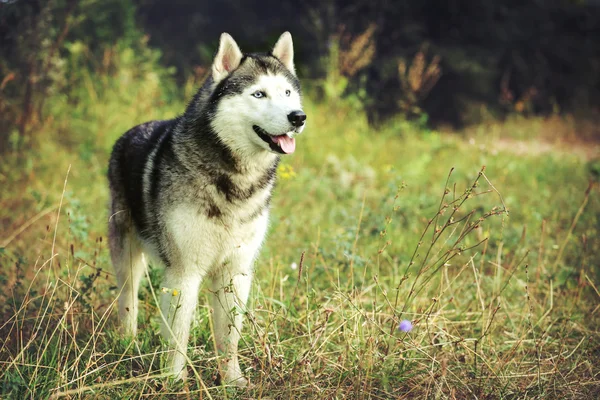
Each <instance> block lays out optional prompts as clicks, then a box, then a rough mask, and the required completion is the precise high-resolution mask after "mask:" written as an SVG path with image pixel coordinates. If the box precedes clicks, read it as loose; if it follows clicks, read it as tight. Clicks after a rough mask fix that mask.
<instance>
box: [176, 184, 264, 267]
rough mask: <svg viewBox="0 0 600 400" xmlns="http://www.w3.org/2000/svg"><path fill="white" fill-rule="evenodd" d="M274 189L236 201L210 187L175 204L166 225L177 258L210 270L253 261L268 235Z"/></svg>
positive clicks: (214, 186)
mask: <svg viewBox="0 0 600 400" xmlns="http://www.w3.org/2000/svg"><path fill="white" fill-rule="evenodd" d="M272 186H273V185H272V183H269V184H268V185H265V186H264V187H261V188H260V189H257V190H255V191H253V192H252V193H251V195H249V196H247V197H244V198H233V197H232V196H231V195H228V193H226V192H223V191H222V190H219V188H218V186H216V185H209V186H205V187H204V188H203V190H201V191H198V192H197V195H196V196H193V197H191V198H190V197H188V199H187V200H186V201H184V202H181V203H178V204H173V205H171V207H170V210H169V212H168V213H167V215H166V217H167V218H166V221H165V222H166V225H167V226H166V228H167V232H168V236H169V238H170V241H171V246H173V247H174V250H175V252H176V254H177V258H179V259H180V260H181V262H182V263H183V264H193V265H195V266H198V267H200V268H202V269H206V270H209V269H211V268H212V267H214V266H216V265H220V264H222V263H224V262H227V261H228V260H230V259H231V258H233V257H242V258H253V257H254V256H255V255H256V253H257V250H258V249H259V248H260V245H261V244H262V241H263V240H264V237H265V234H266V230H267V224H268V202H269V198H270V195H271V190H272ZM242 189H245V188H244V187H243V186H242ZM242 191H243V190H242Z"/></svg>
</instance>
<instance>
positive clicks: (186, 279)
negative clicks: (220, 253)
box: [160, 266, 202, 379]
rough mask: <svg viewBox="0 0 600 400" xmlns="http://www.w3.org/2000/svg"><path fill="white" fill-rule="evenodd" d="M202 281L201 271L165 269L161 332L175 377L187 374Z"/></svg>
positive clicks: (168, 360)
mask: <svg viewBox="0 0 600 400" xmlns="http://www.w3.org/2000/svg"><path fill="white" fill-rule="evenodd" d="M201 282H202V274H200V273H199V272H198V271H197V270H195V271H194V272H193V273H190V272H187V271H185V270H184V269H183V268H180V267H175V266H170V267H168V268H166V270H165V277H164V280H163V290H162V293H161V299H160V302H161V305H160V308H161V312H162V316H163V317H164V318H165V319H166V323H165V321H163V323H162V327H161V334H162V336H163V338H164V339H165V340H166V341H167V345H168V347H169V353H168V354H167V357H166V367H167V368H168V370H169V372H170V373H171V374H172V375H174V376H175V379H185V378H186V376H187V369H186V368H185V366H186V352H187V345H188V340H189V336H190V328H191V324H192V320H193V318H194V313H195V311H196V304H197V303H198V291H199V290H200V283H201Z"/></svg>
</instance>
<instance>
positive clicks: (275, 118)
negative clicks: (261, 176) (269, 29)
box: [210, 32, 306, 154]
mask: <svg viewBox="0 0 600 400" xmlns="http://www.w3.org/2000/svg"><path fill="white" fill-rule="evenodd" d="M212 80H213V85H214V86H213V87H214V89H213V92H212V95H211V99H210V101H211V102H212V103H213V105H214V106H215V109H214V116H213V118H212V122H211V123H212V128H213V129H214V130H215V132H216V133H217V135H218V137H219V139H220V140H222V141H223V143H225V144H226V145H227V146H229V147H230V148H231V149H232V150H234V151H236V152H241V153H244V154H256V153H260V152H262V151H270V152H273V153H278V154H290V153H293V152H294V150H295V148H296V141H295V138H294V136H295V135H296V134H297V133H300V132H302V130H303V129H304V127H305V126H306V114H304V111H303V110H302V103H301V93H300V82H299V81H298V78H297V77H296V73H295V70H294V47H293V43H292V35H290V33H289V32H285V33H283V34H282V35H281V37H280V38H279V40H278V41H277V43H276V44H275V47H274V48H273V51H272V52H270V53H252V54H243V53H242V52H241V50H240V48H239V47H238V45H237V43H236V42H235V41H234V40H233V38H232V37H231V36H229V35H228V34H227V33H223V34H222V35H221V39H220V42H219V50H218V51H217V55H216V56H215V59H214V62H213V65H212Z"/></svg>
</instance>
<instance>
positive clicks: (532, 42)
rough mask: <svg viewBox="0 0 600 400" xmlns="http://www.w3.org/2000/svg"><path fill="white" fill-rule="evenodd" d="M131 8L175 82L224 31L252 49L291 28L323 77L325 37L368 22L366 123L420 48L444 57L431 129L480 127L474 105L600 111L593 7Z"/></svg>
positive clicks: (187, 2)
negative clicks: (440, 124)
mask: <svg viewBox="0 0 600 400" xmlns="http://www.w3.org/2000/svg"><path fill="white" fill-rule="evenodd" d="M136 3H137V4H138V15H139V18H140V20H141V22H142V23H143V26H144V29H145V30H146V31H147V32H149V33H150V35H151V43H154V44H156V45H157V46H159V47H160V48H161V49H162V50H163V52H164V55H165V62H167V63H169V64H173V65H175V66H177V67H178V69H179V71H180V74H181V76H184V75H185V74H187V73H189V71H190V70H191V69H192V68H193V66H194V65H198V64H201V65H206V64H207V63H209V62H210V56H211V55H212V54H211V50H212V49H214V48H215V43H216V41H217V38H218V35H219V34H220V33H221V32H223V31H227V32H230V33H231V34H233V35H234V37H235V38H236V40H238V41H239V42H240V44H241V45H242V47H243V48H244V49H255V48H264V46H268V45H269V44H270V43H271V42H272V41H273V38H275V37H276V35H277V34H279V33H280V31H282V30H290V31H292V33H293V34H294V38H295V45H296V50H297V53H298V57H299V59H300V60H301V62H300V63H299V64H300V66H304V69H303V70H302V71H301V72H302V73H303V74H304V75H305V76H307V77H311V78H320V77H322V76H323V68H324V66H323V62H322V61H323V59H324V57H326V56H327V46H328V40H329V38H330V37H331V36H332V35H333V34H335V33H336V32H337V31H338V29H339V28H340V27H341V26H343V27H344V29H345V31H346V32H349V33H354V34H359V33H360V32H362V31H364V29H365V27H366V26H368V25H369V24H371V23H374V24H375V25H376V33H375V40H376V45H377V52H376V56H375V59H374V61H373V62H372V64H371V65H370V67H369V68H367V69H366V70H365V71H364V72H363V74H365V75H366V80H367V92H368V95H369V98H370V100H371V101H370V102H369V104H370V105H371V106H370V110H369V111H370V115H371V116H372V119H373V120H374V121H376V120H379V119H381V118H385V117H387V116H389V115H392V114H394V113H397V112H398V107H397V104H398V99H399V98H400V97H401V96H402V94H401V90H400V85H399V80H398V60H399V59H400V58H404V59H408V60H410V59H411V57H413V56H414V55H415V53H416V52H417V51H419V49H421V48H422V46H423V45H427V52H428V54H430V55H432V56H433V55H439V56H440V58H441V65H440V66H441V69H442V75H441V79H440V80H439V82H438V84H437V85H435V87H433V89H432V91H431V93H430V94H429V95H428V96H427V98H426V99H425V100H424V104H423V109H424V110H425V111H426V112H427V113H428V114H429V115H430V117H431V119H432V120H433V121H448V122H452V123H461V122H471V121H476V120H477V118H478V116H477V115H472V114H473V110H478V109H480V108H481V106H485V107H486V109H487V110H489V112H491V113H493V114H496V115H503V114H504V113H507V112H513V111H519V112H530V113H548V112H553V111H556V110H559V111H568V112H572V111H580V110H585V111H594V110H593V107H595V106H597V105H598V104H600V4H598V3H599V2H595V1H568V0H544V1H541V0H481V1H472V0H450V1H444V2H442V1H438V0H423V1H418V2H416V1H407V0H354V1H339V0H338V1H314V0H313V1H307V2H291V1H285V0H284V1H279V0H277V1H275V0H266V1H262V2H255V1H239V0H238V1H233V0H226V1H221V2H202V1H194V0H183V1H179V2H177V3H176V4H172V3H171V2H168V1H165V0H136ZM357 81H358V79H357ZM349 89H350V90H352V85H351V86H349Z"/></svg>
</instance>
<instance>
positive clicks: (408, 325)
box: [398, 319, 413, 332]
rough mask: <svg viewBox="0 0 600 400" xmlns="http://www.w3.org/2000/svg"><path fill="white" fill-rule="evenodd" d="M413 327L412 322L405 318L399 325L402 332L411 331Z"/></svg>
mask: <svg viewBox="0 0 600 400" xmlns="http://www.w3.org/2000/svg"><path fill="white" fill-rule="evenodd" d="M412 328H413V325H412V322H410V321H409V320H407V319H403V320H402V321H401V322H400V325H398V330H400V331H402V332H410V331H411V330H412Z"/></svg>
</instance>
